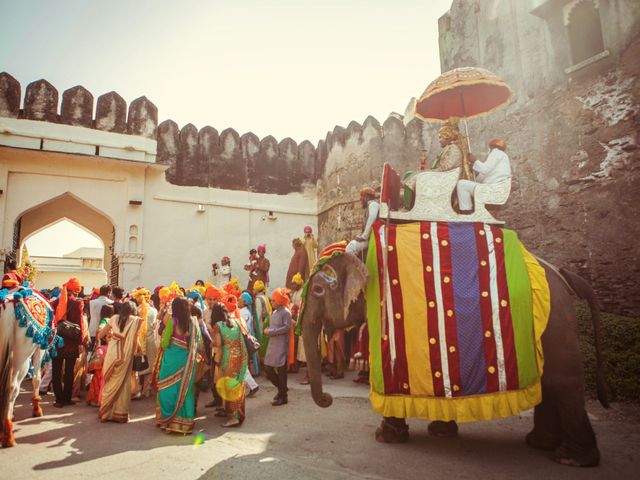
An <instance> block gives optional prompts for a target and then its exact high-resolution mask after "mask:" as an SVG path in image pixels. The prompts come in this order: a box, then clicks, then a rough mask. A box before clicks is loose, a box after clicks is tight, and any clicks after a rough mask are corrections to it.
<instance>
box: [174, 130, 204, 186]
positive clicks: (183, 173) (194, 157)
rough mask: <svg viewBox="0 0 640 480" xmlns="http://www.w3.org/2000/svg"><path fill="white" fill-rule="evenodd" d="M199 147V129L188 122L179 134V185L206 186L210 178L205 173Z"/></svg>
mask: <svg viewBox="0 0 640 480" xmlns="http://www.w3.org/2000/svg"><path fill="white" fill-rule="evenodd" d="M199 153H200V151H199V149H198V129H197V128H196V127H195V125H193V124H191V123H188V124H187V125H185V126H184V127H182V129H180V135H179V136H178V163H177V165H176V171H177V182H176V183H177V184H178V185H196V186H205V185H207V183H208V179H207V178H206V176H205V175H203V171H202V170H203V169H202V167H201V162H200V155H199Z"/></svg>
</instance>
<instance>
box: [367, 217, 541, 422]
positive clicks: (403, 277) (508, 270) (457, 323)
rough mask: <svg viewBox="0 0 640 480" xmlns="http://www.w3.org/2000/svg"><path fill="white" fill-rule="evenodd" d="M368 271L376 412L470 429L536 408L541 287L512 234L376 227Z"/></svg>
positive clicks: (441, 226)
mask: <svg viewBox="0 0 640 480" xmlns="http://www.w3.org/2000/svg"><path fill="white" fill-rule="evenodd" d="M385 267H386V268H385ZM367 269H368V270H369V274H370V278H369V283H368V285H367V290H366V299H367V317H368V326H369V336H370V344H369V346H370V368H371V392H370V399H371V404H372V406H373V409H374V410H375V411H376V412H377V413H379V414H381V415H383V416H387V417H399V418H411V417H415V418H426V419H430V420H442V421H449V420H456V421H458V422H472V421H479V420H490V419H494V418H501V417H506V416H509V415H514V414H517V413H518V412H521V411H523V410H527V409H530V408H532V407H533V406H535V405H537V404H538V403H540V401H541V399H542V395H541V387H540V379H541V376H542V367H543V354H542V346H541V340H540V338H541V336H542V333H543V331H544V329H545V327H546V324H547V321H548V317H549V310H550V297H549V287H548V284H547V280H546V276H545V272H544V270H543V268H542V267H541V266H540V265H539V264H538V262H537V261H536V260H535V258H534V257H533V256H532V255H531V254H530V253H529V252H528V251H527V250H526V249H525V248H524V246H523V245H522V243H520V240H519V239H518V237H517V235H516V233H515V232H514V231H512V230H508V229H505V228H500V227H497V226H495V225H487V224H482V223H442V222H416V223H407V224H392V225H388V226H386V225H385V223H384V222H382V221H378V222H376V224H374V228H373V232H372V235H371V238H370V241H369V249H368V253H367Z"/></svg>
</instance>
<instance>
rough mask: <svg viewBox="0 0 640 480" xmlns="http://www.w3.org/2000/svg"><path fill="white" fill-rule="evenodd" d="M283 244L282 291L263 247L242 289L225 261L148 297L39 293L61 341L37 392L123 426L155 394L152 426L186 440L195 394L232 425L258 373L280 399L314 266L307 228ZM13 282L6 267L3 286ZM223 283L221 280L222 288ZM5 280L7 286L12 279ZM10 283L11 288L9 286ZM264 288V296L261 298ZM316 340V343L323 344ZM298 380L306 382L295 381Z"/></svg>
mask: <svg viewBox="0 0 640 480" xmlns="http://www.w3.org/2000/svg"><path fill="white" fill-rule="evenodd" d="M304 233H305V235H304V238H296V239H294V240H293V241H292V246H293V254H292V257H291V261H290V265H289V268H288V270H287V276H286V279H285V282H284V284H285V286H284V287H282V288H270V287H269V283H270V278H269V269H270V262H269V260H268V259H267V258H266V246H265V245H260V246H258V247H257V248H256V249H255V250H254V249H252V250H251V251H250V253H249V262H248V263H247V264H246V265H245V266H244V269H245V270H246V271H247V272H248V274H249V279H250V280H249V284H248V285H247V288H245V289H241V287H240V285H239V282H238V280H237V279H236V278H234V277H232V276H231V262H230V259H229V258H228V257H223V258H222V260H221V262H220V263H221V265H222V267H218V266H217V265H216V264H214V265H213V268H212V274H213V282H205V281H202V280H197V281H196V282H195V283H194V284H193V285H192V286H190V287H183V286H180V285H178V284H177V283H175V282H173V283H172V284H171V285H167V286H158V287H156V288H154V289H153V291H150V290H147V289H145V288H137V289H134V290H131V291H128V292H127V291H125V290H124V289H123V288H121V287H117V286H116V287H111V286H109V285H103V286H101V287H100V288H97V289H94V290H93V291H92V293H91V294H90V295H86V294H85V292H84V288H83V286H82V285H81V283H80V281H79V280H78V279H77V278H71V279H69V280H68V281H67V282H66V283H65V284H64V285H62V286H61V287H56V288H54V289H51V290H41V293H42V294H43V296H44V297H45V298H47V300H48V301H49V302H50V304H51V307H52V309H53V311H54V323H55V325H56V327H57V329H56V330H57V335H58V336H60V337H61V338H62V339H63V340H64V344H63V346H61V347H59V348H57V350H56V354H55V355H52V358H51V360H50V361H49V363H48V364H47V365H45V367H44V375H43V379H42V383H41V390H40V394H41V395H46V394H47V392H48V390H49V389H52V390H53V394H54V395H55V402H54V403H53V406H54V407H56V408H66V407H69V406H72V405H75V404H76V403H77V402H78V401H81V399H82V398H84V401H85V402H86V403H87V405H90V406H94V407H97V408H98V413H97V416H98V419H99V420H100V421H102V422H109V421H111V422H119V423H126V422H128V420H129V410H130V405H131V401H132V400H136V399H141V398H149V397H151V396H152V395H155V396H156V424H157V425H158V426H159V427H160V428H162V429H163V430H165V431H167V432H176V433H182V434H189V433H191V432H192V431H193V428H194V418H195V414H196V409H197V407H198V399H199V396H200V395H201V394H205V395H207V396H208V394H209V392H210V393H211V397H210V401H208V402H206V403H205V407H207V408H215V413H214V415H215V416H216V417H222V418H224V419H225V421H224V423H223V424H222V426H224V427H237V426H239V425H241V424H242V423H243V421H244V419H245V415H246V411H245V399H246V398H247V397H252V396H254V395H255V394H256V393H257V392H258V390H259V385H258V383H257V382H256V380H255V378H256V377H258V376H259V375H261V374H263V375H264V376H265V377H266V379H268V381H270V382H271V383H272V384H273V385H274V386H275V387H276V389H277V394H276V396H275V397H274V398H273V401H272V405H273V406H281V405H285V404H287V403H288V387H287V382H288V378H287V377H288V373H290V372H297V371H298V369H299V368H300V366H301V365H304V364H305V356H304V348H303V345H302V339H301V338H299V337H298V336H297V335H296V334H295V325H296V321H297V316H298V313H299V311H300V305H301V301H302V296H301V293H302V287H303V285H304V282H305V280H306V279H307V278H308V276H309V272H310V271H311V270H312V267H313V264H314V262H315V260H316V249H317V241H316V240H315V238H314V235H313V231H312V229H311V227H305V229H304ZM13 276H15V277H16V278H15V280H16V281H17V282H19V281H20V279H19V278H18V277H19V275H18V274H17V272H16V271H15V268H14V269H10V272H9V273H8V274H7V275H5V278H6V279H7V281H9V280H10V279H11V280H14V279H13ZM222 278H224V279H225V280H226V281H225V282H222V281H221V279H222ZM13 283H15V282H13ZM14 286H15V285H14ZM268 290H269V291H270V295H268V294H267V292H268ZM326 340H327V339H325V343H326ZM301 383H302V384H308V383H309V380H308V376H307V375H305V376H304V377H303V379H302V381H301Z"/></svg>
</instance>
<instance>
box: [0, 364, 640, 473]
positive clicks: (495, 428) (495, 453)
mask: <svg viewBox="0 0 640 480" xmlns="http://www.w3.org/2000/svg"><path fill="white" fill-rule="evenodd" d="M352 375H353V374H350V375H348V377H352ZM299 379H300V375H293V376H291V377H290V382H289V385H290V388H291V391H290V400H289V404H288V405H286V406H283V407H277V408H276V407H272V406H271V405H270V402H271V399H272V397H273V395H274V394H275V389H274V388H273V387H272V386H270V385H267V382H266V380H265V379H264V378H260V379H259V382H260V383H261V387H260V391H259V392H258V394H257V395H256V397H255V398H251V399H247V419H246V421H245V423H244V425H242V426H241V427H240V428H238V429H231V430H227V429H224V428H222V427H220V423H221V420H222V419H220V418H216V417H213V415H212V414H213V412H212V411H211V410H210V409H204V408H200V409H199V411H198V414H199V416H198V419H197V423H196V429H197V432H198V433H200V434H201V435H202V438H203V439H204V443H203V444H202V445H198V446H194V440H195V435H193V436H187V437H182V436H174V435H167V434H165V433H162V432H161V431H159V430H158V429H157V428H156V427H155V425H154V422H153V415H154V403H153V400H151V399H148V400H142V401H134V402H132V406H131V421H130V422H129V423H128V424H126V425H119V424H112V423H107V424H101V423H99V422H98V420H97V409H95V408H91V407H88V406H86V405H84V404H78V405H76V406H73V407H66V408H64V409H62V410H57V409H55V408H53V407H52V406H51V404H52V401H53V397H52V396H50V395H49V396H47V397H46V401H45V403H44V410H45V414H46V416H45V417H42V418H31V417H30V416H29V415H30V406H29V399H30V395H29V393H28V392H23V393H22V394H21V395H20V397H19V399H18V404H19V406H18V408H17V409H16V439H17V441H18V446H16V447H15V448H11V449H4V450H0V479H2V480H12V479H21V480H24V479H43V478H46V479H47V480H57V479H70V480H71V479H80V478H82V479H86V478H91V479H92V480H97V479H113V478H116V479H119V480H124V479H129V478H135V479H136V480H142V479H147V478H153V479H154V480H162V479H172V480H173V479H176V478H180V479H199V478H201V479H227V478H239V479H246V478H256V479H260V480H268V479H278V480H282V479H288V478H295V479H307V478H308V479H319V480H320V479H322V480H330V479H347V478H370V479H381V478H392V479H405V480H406V479H412V478H430V479H432V478H433V479H440V478H443V479H444V478H447V479H451V478H469V479H471V478H482V479H484V480H486V479H494V478H498V479H501V478H504V479H512V478H518V479H521V478H536V479H538V478H562V479H563V480H564V479H566V480H571V479H584V478H586V479H591V478H593V479H608V478H616V479H619V480H623V479H627V478H634V477H635V476H636V474H637V472H638V471H640V456H639V454H640V451H639V450H640V449H639V445H640V428H638V426H639V420H638V419H639V415H638V412H637V409H636V410H634V409H633V407H630V406H627V405H616V406H614V408H613V409H612V410H609V411H606V410H604V409H602V408H601V407H600V406H599V405H597V404H595V403H593V402H590V404H589V410H590V413H591V416H592V420H593V422H594V427H595V429H596V432H597V434H598V438H599V441H600V448H601V451H602V456H603V462H602V465H601V466H600V467H599V468H596V469H588V470H581V469H575V468H569V467H563V466H560V465H556V464H555V463H553V462H551V461H549V460H548V459H547V458H546V457H547V454H546V453H544V452H539V451H534V450H531V449H530V448H527V447H526V446H525V445H524V442H523V439H524V435H525V434H526V433H527V432H528V431H529V429H530V428H531V425H532V418H531V413H530V412H526V413H525V414H523V415H522V416H519V417H512V418H509V419H504V420H496V421H493V422H483V423H477V424H465V425H462V426H461V428H460V436H459V437H458V438H453V439H436V438H433V437H430V436H429V435H428V434H427V422H424V421H416V420H412V421H410V428H411V430H410V431H411V435H412V441H411V442H410V443H407V444H404V445H383V444H379V443H376V442H375V440H374V438H373V433H374V431H375V429H376V427H377V426H378V424H379V418H378V416H377V415H375V414H374V413H373V412H372V411H371V408H370V406H369V402H368V400H367V394H368V389H367V388H366V387H365V386H362V385H358V384H354V383H353V382H351V379H350V378H346V379H344V380H337V381H331V380H327V381H326V382H325V383H326V386H327V388H326V390H327V391H329V392H330V393H332V394H333V395H334V404H333V406H331V407H330V408H328V409H320V408H319V407H317V406H316V405H315V404H314V403H313V401H312V400H311V397H310V395H309V393H308V387H306V386H301V385H299V384H298V381H299ZM25 385H26V384H25ZM207 400H209V396H206V395H205V396H204V397H202V398H201V404H204V403H205V402H206V401H207Z"/></svg>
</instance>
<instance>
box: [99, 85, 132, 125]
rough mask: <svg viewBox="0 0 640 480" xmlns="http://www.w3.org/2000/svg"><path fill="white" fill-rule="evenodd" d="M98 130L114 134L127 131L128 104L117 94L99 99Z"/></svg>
mask: <svg viewBox="0 0 640 480" xmlns="http://www.w3.org/2000/svg"><path fill="white" fill-rule="evenodd" d="M96 129H98V130H104V131H105V132H114V133H124V132H125V130H126V129H127V102H125V101H124V98H122V97H121V96H120V95H118V94H117V93H116V92H109V93H105V94H104V95H100V96H99V97H98V101H97V103H96Z"/></svg>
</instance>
